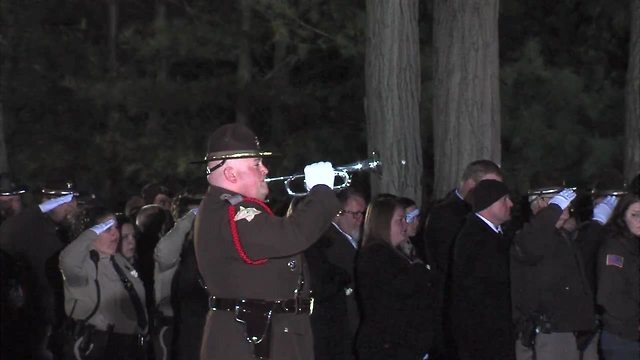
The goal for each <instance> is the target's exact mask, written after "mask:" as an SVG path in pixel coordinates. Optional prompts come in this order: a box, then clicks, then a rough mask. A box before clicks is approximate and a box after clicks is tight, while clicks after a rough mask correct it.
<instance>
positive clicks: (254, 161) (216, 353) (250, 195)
mask: <svg viewBox="0 0 640 360" xmlns="http://www.w3.org/2000/svg"><path fill="white" fill-rule="evenodd" d="M271 155H272V153H270V152H264V151H261V150H260V147H259V143H258V141H257V138H256V136H255V135H254V134H253V132H252V131H251V130H250V129H248V128H247V127H245V126H243V125H240V124H235V123H234V124H227V125H223V126H221V127H220V128H218V129H217V130H216V131H214V132H213V133H212V134H211V136H210V137H209V144H208V153H207V155H206V157H205V160H204V163H206V164H207V174H208V175H207V180H208V182H209V184H210V185H211V186H210V187H209V190H208V192H207V194H206V195H205V198H204V199H203V201H202V204H201V205H200V208H199V211H198V215H197V217H196V220H195V254H196V259H197V263H198V269H199V271H200V273H201V274H202V278H203V280H204V283H205V286H206V288H207V292H208V294H209V296H210V297H209V308H210V310H209V314H208V315H207V320H206V323H205V326H204V333H203V337H202V348H201V352H200V358H201V359H207V360H209V359H225V360H226V359H238V360H249V359H251V360H253V359H256V358H264V359H278V360H288V359H313V336H312V333H311V325H310V321H309V314H310V312H311V309H312V299H311V298H310V294H309V286H308V284H307V279H308V277H309V273H308V269H307V267H306V264H305V263H304V257H303V255H302V252H303V251H304V250H306V249H307V248H308V247H309V246H311V244H313V243H314V242H315V241H317V240H318V238H319V237H320V236H321V235H322V233H324V232H325V231H326V229H327V228H328V227H329V226H330V224H331V219H332V218H333V217H334V216H335V214H337V213H338V211H339V210H340V203H339V202H338V200H337V199H336V196H335V194H334V193H333V190H332V187H333V181H334V177H335V174H334V171H333V167H332V166H331V164H330V163H325V162H322V163H315V164H312V165H308V166H307V167H305V171H304V172H305V184H306V187H307V188H308V189H309V193H308V195H307V196H306V198H305V199H304V200H303V201H302V202H301V203H300V204H299V205H298V206H297V208H296V211H295V212H294V213H293V215H292V216H289V217H284V218H282V217H278V216H275V215H273V212H272V211H271V209H269V207H268V206H267V205H266V204H265V203H264V200H265V198H266V196H267V194H268V192H269V188H268V187H267V183H266V182H265V181H264V180H265V177H266V175H267V173H268V170H267V168H266V167H265V166H264V164H263V163H262V158H263V157H265V156H271Z"/></svg>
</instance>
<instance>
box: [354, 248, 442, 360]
mask: <svg viewBox="0 0 640 360" xmlns="http://www.w3.org/2000/svg"><path fill="white" fill-rule="evenodd" d="M430 278H431V275H430V272H429V270H428V269H427V267H426V266H425V265H424V264H423V263H422V262H416V263H410V262H409V261H408V260H407V258H406V257H404V256H403V255H402V254H401V253H400V252H399V251H397V250H395V249H393V248H392V247H391V246H390V245H388V244H372V245H369V246H365V247H363V248H362V249H361V250H360V253H359V254H358V256H357V260H356V284H357V290H356V292H357V296H358V300H359V301H360V309H361V311H362V320H361V322H360V329H359V330H358V335H357V339H356V349H357V355H358V358H359V359H384V360H391V359H402V360H405V359H407V360H408V359H422V358H423V356H424V354H425V353H427V352H429V351H430V350H431V346H432V337H433V329H434V321H433V313H432V311H433V291H432V288H431V286H430Z"/></svg>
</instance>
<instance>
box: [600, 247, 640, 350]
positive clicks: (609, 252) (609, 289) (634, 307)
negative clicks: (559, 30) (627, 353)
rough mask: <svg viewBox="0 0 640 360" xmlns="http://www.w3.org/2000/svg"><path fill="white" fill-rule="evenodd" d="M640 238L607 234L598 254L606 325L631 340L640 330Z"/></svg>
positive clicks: (636, 336)
mask: <svg viewBox="0 0 640 360" xmlns="http://www.w3.org/2000/svg"><path fill="white" fill-rule="evenodd" d="M639 246H640V239H638V238H637V237H636V238H627V239H624V238H620V237H611V236H608V237H607V239H606V240H605V242H604V244H603V246H602V248H601V249H600V255H599V256H598V305H600V306H601V307H602V310H603V314H602V325H603V329H604V330H606V331H608V332H611V333H614V334H616V335H618V336H620V337H623V338H625V339H628V340H631V341H639V340H640V334H639V333H638V326H639V324H640V249H639V248H638V247H639Z"/></svg>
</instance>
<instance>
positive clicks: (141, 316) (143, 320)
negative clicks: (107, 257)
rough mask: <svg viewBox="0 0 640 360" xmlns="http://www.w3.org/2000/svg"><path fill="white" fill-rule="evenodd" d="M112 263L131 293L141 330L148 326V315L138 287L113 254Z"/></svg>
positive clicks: (125, 287)
mask: <svg viewBox="0 0 640 360" xmlns="http://www.w3.org/2000/svg"><path fill="white" fill-rule="evenodd" d="M111 263H112V264H113V268H114V269H115V270H116V272H117V273H118V276H119V277H120V280H121V281H122V285H124V289H125V290H127V294H129V298H130V299H131V303H132V304H133V308H134V309H135V311H136V317H137V318H138V327H139V328H140V330H141V331H143V330H144V329H145V328H146V327H147V315H146V313H145V312H144V308H143V307H142V301H140V297H139V296H138V293H137V292H136V289H134V288H133V284H132V283H131V280H129V278H128V277H127V275H126V274H125V273H124V271H122V268H121V267H120V265H118V262H117V261H116V258H115V257H114V256H113V255H112V256H111Z"/></svg>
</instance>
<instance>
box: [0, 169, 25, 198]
mask: <svg viewBox="0 0 640 360" xmlns="http://www.w3.org/2000/svg"><path fill="white" fill-rule="evenodd" d="M25 192H27V188H26V186H22V185H16V184H15V183H14V182H13V181H12V180H11V177H10V176H9V174H7V173H2V174H0V196H13V195H20V194H22V193H25Z"/></svg>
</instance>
